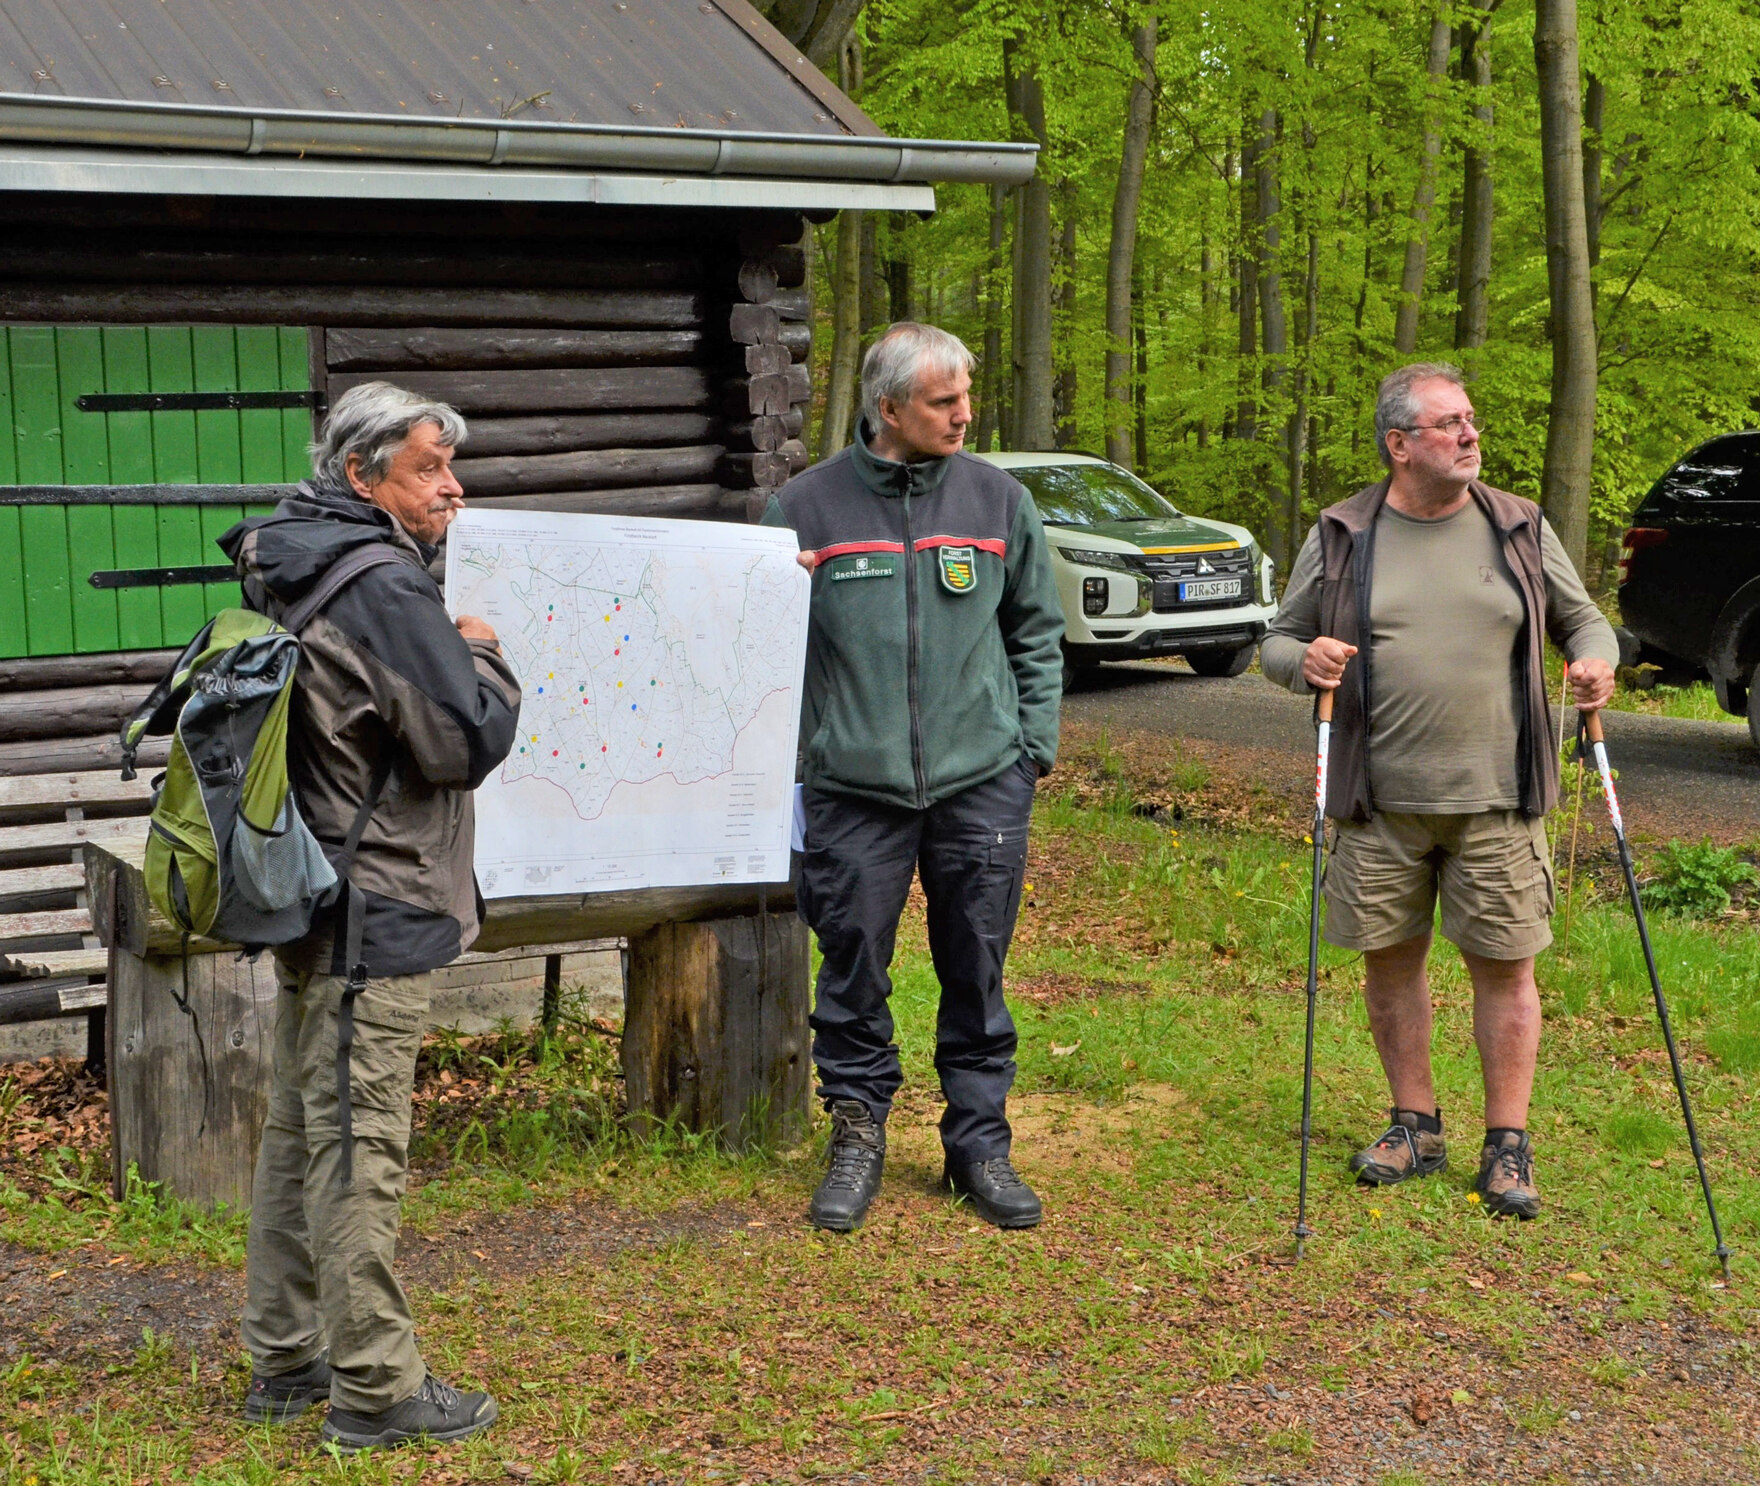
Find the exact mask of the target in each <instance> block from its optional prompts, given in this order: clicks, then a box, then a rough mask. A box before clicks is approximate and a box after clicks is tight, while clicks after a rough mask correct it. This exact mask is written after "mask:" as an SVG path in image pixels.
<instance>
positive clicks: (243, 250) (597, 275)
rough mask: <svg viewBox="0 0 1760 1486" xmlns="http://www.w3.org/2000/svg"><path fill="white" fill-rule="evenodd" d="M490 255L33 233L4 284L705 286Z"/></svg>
mask: <svg viewBox="0 0 1760 1486" xmlns="http://www.w3.org/2000/svg"><path fill="white" fill-rule="evenodd" d="M534 249H535V250H534V251H533V252H531V253H485V252H482V251H480V250H473V249H469V248H465V249H463V250H461V249H460V247H456V246H453V247H446V248H435V247H433V246H431V245H424V246H422V247H414V246H412V245H410V244H407V243H374V242H368V241H362V240H360V239H358V238H357V239H355V240H354V241H351V242H349V243H348V244H346V245H339V244H335V243H326V244H316V243H310V242H307V243H304V244H302V243H297V242H296V243H292V244H289V243H287V242H286V241H285V240H283V241H282V242H278V243H265V242H263V241H261V240H257V241H252V240H250V239H241V238H221V239H218V240H216V241H213V242H204V241H203V240H202V239H200V238H193V237H188V236H179V235H169V236H166V235H158V234H148V235H143V236H142V237H141V238H140V239H139V240H138V241H137V242H134V243H128V244H125V243H123V242H120V241H118V240H117V239H116V238H107V239H106V238H97V239H94V238H93V236H92V235H91V234H87V233H65V232H52V231H50V232H35V233H31V234H29V235H24V234H20V235H17V236H9V237H7V238H5V239H0V278H4V279H16V280H32V279H36V280H42V279H50V280H55V279H62V280H77V281H79V282H82V283H88V282H89V283H103V282H109V283H117V284H128V283H136V282H146V283H152V284H290V283H291V284H347V285H359V284H390V285H398V286H402V285H415V284H424V285H425V284H451V285H457V286H460V287H471V288H474V287H479V286H481V285H485V284H493V285H497V286H501V287H506V288H527V287H535V286H545V287H558V288H575V289H600V290H610V289H691V288H694V287H696V286H698V285H700V284H701V283H702V282H703V277H704V270H705V265H704V262H703V260H702V258H701V257H698V256H694V255H691V254H687V253H681V254H677V255H674V256H660V257H647V256H633V255H628V254H625V255H610V254H603V253H557V252H555V251H554V250H553V249H550V248H549V246H548V245H547V244H534Z"/></svg>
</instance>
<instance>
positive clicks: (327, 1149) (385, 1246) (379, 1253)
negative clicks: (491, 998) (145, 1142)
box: [242, 962, 429, 1414]
mask: <svg viewBox="0 0 1760 1486" xmlns="http://www.w3.org/2000/svg"><path fill="white" fill-rule="evenodd" d="M275 969H276V977H277V979H278V980H279V981H280V983H281V995H280V998H279V1003H280V1004H279V1007H278V1010H277V1015H276V1022H275V1058H274V1074H273V1082H272V1084H271V1086H270V1092H269V1117H268V1120H267V1121H266V1122H265V1124H264V1126H263V1143H262V1146H261V1147H260V1149H259V1151H258V1153H257V1172H256V1179H255V1182H254V1184H253V1187H252V1192H251V1227H250V1241H249V1244H248V1246H247V1248H246V1251H245V1308H244V1322H243V1328H242V1329H243V1332H244V1344H245V1348H246V1349H247V1350H248V1351H249V1352H250V1354H251V1358H252V1360H253V1362H254V1364H255V1366H256V1370H257V1371H258V1372H260V1373H266V1374H269V1375H271V1376H273V1375H276V1374H280V1373H286V1372H292V1371H294V1370H296V1369H297V1368H300V1367H303V1366H305V1365H306V1364H307V1363H308V1362H310V1361H311V1360H312V1359H313V1358H314V1357H316V1356H317V1355H318V1354H319V1353H320V1352H321V1351H323V1350H324V1348H325V1347H326V1346H327V1347H329V1349H330V1368H331V1372H332V1379H331V1384H330V1401H331V1402H332V1403H333V1404H336V1405H337V1406H338V1407H341V1408H345V1409H349V1410H351V1411H353V1412H356V1413H366V1414H376V1413H379V1412H380V1411H382V1410H384V1409H388V1408H390V1407H392V1406H393V1405H394V1404H398V1403H401V1402H402V1401H403V1400H404V1399H406V1398H408V1397H410V1396H411V1395H412V1394H414V1393H415V1391H416V1390H417V1389H418V1388H420V1387H421V1385H422V1379H423V1378H424V1377H426V1376H427V1367H426V1364H424V1363H423V1361H422V1358H421V1354H420V1353H419V1352H418V1351H417V1350H416V1339H415V1322H414V1320H413V1318H412V1317H411V1315H410V1309H409V1301H408V1299H407V1298H406V1297H405V1296H404V1293H403V1287H402V1286H401V1285H400V1284H398V1282H397V1276H396V1275H394V1274H393V1273H392V1270H391V1262H392V1258H393V1256H394V1254H395V1252H396V1249H397V1231H398V1224H399V1217H400V1214H399V1207H400V1204H401V1203H402V1200H403V1194H404V1190H405V1188H406V1187H407V1186H408V1183H409V1131H410V1098H411V1095H412V1094H413V1093H414V1090H415V1068H416V1054H417V1052H418V1051H419V1050H420V1048H421V1043H422V1031H423V1029H424V1027H425V1026H426V1024H427V1018H428V989H429V984H428V983H429V978H428V977H427V976H425V975H398V976H390V977H387V978H384V979H379V980H369V981H368V982H367V988H366V990H365V991H363V992H362V993H361V995H360V996H359V997H358V998H357V999H356V1001H355V1006H354V1021H355V1032H354V1047H353V1050H352V1053H351V1056H350V1060H349V1090H350V1098H351V1100H352V1103H353V1125H354V1180H353V1182H352V1183H351V1184H350V1185H348V1186H347V1187H344V1186H343V1185H342V1184H341V1181H340V1167H341V1150H342V1131H341V1125H340V1121H339V1118H338V1109H337V1098H336V1038H337V1030H336V1029H337V1010H338V1007H339V1005H340V1004H341V999H342V992H343V989H344V987H345V985H346V984H347V982H346V981H345V980H344V979H343V978H342V977H340V976H334V975H311V974H307V973H305V972H297V971H293V970H289V969H288V968H287V967H286V966H284V965H282V964H280V963H279V962H277V964H276V967H275Z"/></svg>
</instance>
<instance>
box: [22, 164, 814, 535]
mask: <svg viewBox="0 0 1760 1486" xmlns="http://www.w3.org/2000/svg"><path fill="white" fill-rule="evenodd" d="M802 233H803V223H802V220H801V217H800V215H799V214H798V213H794V212H757V211H746V212H732V211H727V212H710V211H685V210H665V209H647V208H640V209H638V208H608V207H592V206H542V207H535V206H504V207H490V208H479V207H471V208H468V209H461V208H457V207H453V206H451V205H448V204H444V203H434V204H431V205H424V204H421V203H414V204H412V203H401V202H399V203H384V204H382V205H379V204H375V203H370V202H360V203H336V202H309V203H290V202H255V201H248V200H228V199H209V198H151V197H142V198H127V199H121V198H117V197H77V196H70V197H62V198H41V197H38V198H24V197H12V198H9V199H4V200H0V321H9V322H29V323H49V324H67V323H87V324H90V323H110V324H116V323H128V324H140V323H149V324H150V323H180V324H182V323H205V324H217V323H218V324H253V323H255V324H263V323H268V324H276V325H307V326H310V327H312V340H313V354H312V374H313V386H314V387H315V388H318V389H319V390H321V391H323V392H325V393H326V394H327V395H328V396H329V397H330V398H331V399H332V400H333V399H334V398H335V397H337V396H339V395H340V394H341V393H342V392H343V391H345V390H346V389H347V388H348V387H351V386H354V385H357V384H358V383H360V382H362V381H367V380H372V379H374V378H379V377H383V378H386V379H388V380H394V381H397V382H400V383H402V384H403V385H406V386H409V387H412V388H415V389H417V390H419V391H423V392H427V393H430V394H432V395H434V396H437V397H440V398H443V399H445V400H446V401H448V402H451V403H452V404H453V405H454V406H456V407H457V408H458V409H459V411H460V412H462V413H463V414H464V415H465V417H466V418H467V420H468V421H469V423H470V425H471V438H470V440H469V442H468V443H467V444H466V445H465V447H464V448H463V449H462V450H461V451H460V455H459V460H458V464H457V469H458V472H459V475H460V478H461V480H462V482H463V483H464V486H465V490H466V494H467V496H468V497H469V498H471V499H472V500H476V501H481V502H482V503H483V504H485V505H509V506H517V507H524V508H528V509H530V508H541V509H549V510H565V511H594V512H603V513H608V514H617V515H665V516H690V517H698V518H711V519H727V520H742V519H748V518H749V519H755V518H756V517H757V516H758V515H760V514H762V510H763V507H764V505H765V504H766V503H767V501H768V495H769V492H770V491H772V490H774V489H775V488H776V487H778V486H780V485H781V484H782V483H783V481H784V480H786V479H787V477H788V475H789V474H790V473H791V472H792V471H793V470H795V469H798V468H800V467H801V466H802V465H804V463H805V462H806V449H805V445H804V444H803V443H802V442H801V438H800V435H801V431H802V426H803V423H804V418H805V411H806V405H807V403H808V401H809V399H810V396H811V380H810V376H809V371H808V357H809V347H810V327H809V325H808V323H807V309H808V305H807V296H806V293H805V291H804V289H803V288H802V285H803V283H804V280H805V271H806V262H805V257H804V254H803V252H802V249H801V247H800V242H801V239H802Z"/></svg>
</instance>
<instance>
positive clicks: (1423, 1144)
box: [1351, 1109, 1448, 1187]
mask: <svg viewBox="0 0 1760 1486" xmlns="http://www.w3.org/2000/svg"><path fill="white" fill-rule="evenodd" d="M1388 1113H1389V1114H1390V1115H1392V1117H1393V1123H1392V1124H1391V1125H1389V1126H1388V1127H1387V1133H1386V1134H1385V1135H1383V1136H1382V1137H1381V1138H1380V1139H1379V1140H1377V1141H1376V1142H1375V1144H1374V1145H1372V1146H1369V1147H1368V1148H1367V1149H1366V1150H1361V1151H1358V1152H1357V1153H1356V1155H1354V1156H1352V1157H1351V1170H1352V1171H1354V1172H1356V1174H1357V1180H1358V1181H1359V1182H1361V1183H1362V1184H1363V1185H1364V1186H1366V1187H1391V1186H1393V1185H1394V1184H1395V1183H1398V1182H1403V1181H1407V1180H1409V1179H1410V1178H1412V1177H1414V1176H1430V1175H1432V1174H1433V1173H1435V1172H1438V1171H1443V1170H1445V1169H1446V1168H1447V1166H1448V1142H1447V1141H1446V1140H1444V1139H1443V1138H1442V1132H1441V1131H1440V1130H1438V1131H1436V1132H1435V1133H1434V1134H1432V1133H1431V1132H1430V1131H1428V1130H1420V1129H1419V1128H1418V1116H1417V1114H1416V1113H1414V1112H1413V1111H1412V1110H1409V1109H1393V1110H1389V1111H1388Z"/></svg>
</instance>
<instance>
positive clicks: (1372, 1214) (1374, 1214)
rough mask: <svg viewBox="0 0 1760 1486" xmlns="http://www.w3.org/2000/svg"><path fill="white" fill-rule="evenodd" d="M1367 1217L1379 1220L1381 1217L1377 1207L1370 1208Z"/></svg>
mask: <svg viewBox="0 0 1760 1486" xmlns="http://www.w3.org/2000/svg"><path fill="white" fill-rule="evenodd" d="M1369 1216H1370V1217H1372V1218H1379V1217H1380V1216H1381V1209H1380V1208H1378V1207H1372V1208H1370V1209H1369Z"/></svg>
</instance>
